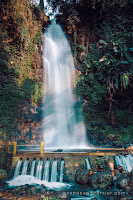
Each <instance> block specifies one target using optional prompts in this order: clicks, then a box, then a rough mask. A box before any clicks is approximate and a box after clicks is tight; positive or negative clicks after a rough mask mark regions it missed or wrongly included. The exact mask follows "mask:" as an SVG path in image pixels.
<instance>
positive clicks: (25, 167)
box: [21, 159, 29, 175]
mask: <svg viewBox="0 0 133 200" xmlns="http://www.w3.org/2000/svg"><path fill="white" fill-rule="evenodd" d="M28 164H29V159H27V160H26V161H25V162H24V165H23V169H22V173H21V175H26V173H27V169H28Z"/></svg>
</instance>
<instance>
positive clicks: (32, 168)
mask: <svg viewBox="0 0 133 200" xmlns="http://www.w3.org/2000/svg"><path fill="white" fill-rule="evenodd" d="M35 165H36V160H33V161H32V165H31V172H30V175H31V176H34V171H35Z"/></svg>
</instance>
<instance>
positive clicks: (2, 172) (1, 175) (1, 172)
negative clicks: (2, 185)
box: [0, 169, 7, 180]
mask: <svg viewBox="0 0 133 200" xmlns="http://www.w3.org/2000/svg"><path fill="white" fill-rule="evenodd" d="M6 178H7V173H6V171H5V170H3V169H0V180H5V179H6Z"/></svg>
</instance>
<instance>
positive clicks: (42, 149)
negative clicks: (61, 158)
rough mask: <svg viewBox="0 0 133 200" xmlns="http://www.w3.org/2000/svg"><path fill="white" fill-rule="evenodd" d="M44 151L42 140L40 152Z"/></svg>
mask: <svg viewBox="0 0 133 200" xmlns="http://www.w3.org/2000/svg"><path fill="white" fill-rule="evenodd" d="M43 153H44V142H41V147H40V154H43Z"/></svg>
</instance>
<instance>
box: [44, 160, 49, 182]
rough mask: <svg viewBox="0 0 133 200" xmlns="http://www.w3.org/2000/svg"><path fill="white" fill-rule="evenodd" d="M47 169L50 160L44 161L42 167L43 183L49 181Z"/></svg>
mask: <svg viewBox="0 0 133 200" xmlns="http://www.w3.org/2000/svg"><path fill="white" fill-rule="evenodd" d="M49 169H50V160H46V162H45V167H44V175H43V180H44V181H49Z"/></svg>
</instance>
